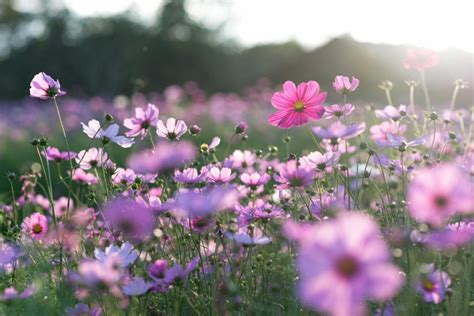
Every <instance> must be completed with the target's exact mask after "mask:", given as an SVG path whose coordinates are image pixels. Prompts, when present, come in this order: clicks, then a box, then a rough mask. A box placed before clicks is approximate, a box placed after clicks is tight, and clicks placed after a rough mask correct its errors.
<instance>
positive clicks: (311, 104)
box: [268, 81, 327, 128]
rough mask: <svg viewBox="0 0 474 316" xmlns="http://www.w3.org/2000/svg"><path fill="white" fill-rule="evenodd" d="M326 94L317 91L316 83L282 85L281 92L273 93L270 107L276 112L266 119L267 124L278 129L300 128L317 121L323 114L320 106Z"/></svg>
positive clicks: (289, 82) (317, 85)
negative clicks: (310, 121)
mask: <svg viewBox="0 0 474 316" xmlns="http://www.w3.org/2000/svg"><path fill="white" fill-rule="evenodd" d="M326 96H327V93H326V92H321V93H320V91H319V84H318V83H317V82H316V81H308V82H302V83H300V84H299V85H298V87H296V86H295V84H294V83H293V82H292V81H286V82H285V83H284V84H283V92H275V94H274V95H273V97H272V105H273V107H274V108H276V109H277V110H278V111H277V112H276V113H274V114H272V115H270V117H269V118H268V122H269V123H270V124H271V125H273V126H278V127H280V128H290V127H293V126H301V125H304V124H306V123H307V122H308V121H309V120H319V119H321V117H322V116H323V114H324V107H323V106H322V105H321V104H322V103H323V102H324V101H325V100H326Z"/></svg>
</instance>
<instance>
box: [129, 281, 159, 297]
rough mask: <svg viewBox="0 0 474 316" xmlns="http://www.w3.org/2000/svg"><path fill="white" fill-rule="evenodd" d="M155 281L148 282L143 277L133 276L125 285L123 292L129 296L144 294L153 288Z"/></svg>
mask: <svg viewBox="0 0 474 316" xmlns="http://www.w3.org/2000/svg"><path fill="white" fill-rule="evenodd" d="M152 286H153V283H150V282H146V281H145V280H143V278H139V277H136V278H133V279H132V280H130V281H128V282H127V283H126V284H125V285H124V287H123V289H122V290H123V293H125V294H126V295H129V296H137V295H143V294H145V293H146V292H148V291H149V290H150V288H152Z"/></svg>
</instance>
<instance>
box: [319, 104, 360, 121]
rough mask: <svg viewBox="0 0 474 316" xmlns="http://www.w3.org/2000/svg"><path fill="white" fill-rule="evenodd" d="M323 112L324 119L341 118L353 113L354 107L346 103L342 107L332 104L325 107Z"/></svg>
mask: <svg viewBox="0 0 474 316" xmlns="http://www.w3.org/2000/svg"><path fill="white" fill-rule="evenodd" d="M324 109H325V111H324V115H323V117H324V118H327V119H329V118H333V117H336V118H341V117H343V116H348V115H349V114H351V113H352V112H353V111H354V106H353V105H352V104H350V103H346V104H344V105H339V104H333V105H330V106H326V107H325V108H324Z"/></svg>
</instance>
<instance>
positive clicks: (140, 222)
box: [103, 197, 155, 242]
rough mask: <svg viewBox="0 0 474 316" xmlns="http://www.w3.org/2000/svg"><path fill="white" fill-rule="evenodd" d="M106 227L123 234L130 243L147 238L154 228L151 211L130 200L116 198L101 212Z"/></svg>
mask: <svg viewBox="0 0 474 316" xmlns="http://www.w3.org/2000/svg"><path fill="white" fill-rule="evenodd" d="M103 215H104V219H105V222H106V224H107V225H108V227H110V228H113V229H114V230H116V231H117V232H118V233H123V235H124V236H125V238H127V239H130V241H135V242H136V241H140V240H144V239H145V238H147V237H148V236H149V235H151V233H152V232H153V229H154V228H155V225H154V218H153V214H152V212H151V210H150V209H149V208H148V207H146V206H144V205H142V204H140V203H138V202H136V201H134V200H131V199H126V198H124V197H118V198H116V199H115V200H113V201H112V202H110V203H109V204H108V205H107V206H106V207H105V210H104V212H103Z"/></svg>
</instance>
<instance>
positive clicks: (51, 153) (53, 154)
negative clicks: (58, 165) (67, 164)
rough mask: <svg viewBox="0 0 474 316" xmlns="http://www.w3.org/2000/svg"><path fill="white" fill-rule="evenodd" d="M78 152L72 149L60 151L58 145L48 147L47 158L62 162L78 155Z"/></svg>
mask: <svg viewBox="0 0 474 316" xmlns="http://www.w3.org/2000/svg"><path fill="white" fill-rule="evenodd" d="M76 155H77V154H76V153H75V152H72V151H63V152H60V151H59V149H57V148H56V147H48V148H47V149H46V154H45V156H46V159H48V160H50V161H51V160H52V161H56V162H61V161H64V160H70V159H73V158H75V157H76Z"/></svg>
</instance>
